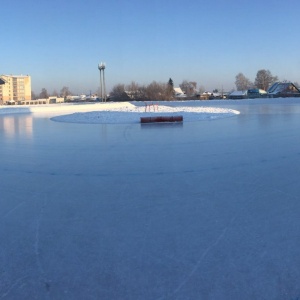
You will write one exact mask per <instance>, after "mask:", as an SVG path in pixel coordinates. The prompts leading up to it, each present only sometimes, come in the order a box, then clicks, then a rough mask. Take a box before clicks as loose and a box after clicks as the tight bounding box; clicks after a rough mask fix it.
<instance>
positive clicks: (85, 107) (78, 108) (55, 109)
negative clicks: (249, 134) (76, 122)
mask: <svg viewBox="0 0 300 300" xmlns="http://www.w3.org/2000/svg"><path fill="white" fill-rule="evenodd" d="M128 105H130V103H128V102H109V103H76V104H74V103H62V104H48V105H34V106H32V105H22V106H19V105H16V106H2V107H0V115H5V114H24V113H51V114H53V113H54V114H57V115H61V114H65V113H68V112H85V111H95V110H104V109H110V108H116V107H125V106H126V107H127V106H128Z"/></svg>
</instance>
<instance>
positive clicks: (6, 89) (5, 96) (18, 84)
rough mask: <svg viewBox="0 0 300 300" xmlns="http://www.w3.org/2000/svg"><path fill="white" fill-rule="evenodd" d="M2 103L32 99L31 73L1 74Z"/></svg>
mask: <svg viewBox="0 0 300 300" xmlns="http://www.w3.org/2000/svg"><path fill="white" fill-rule="evenodd" d="M0 79H2V81H4V84H0V104H5V103H7V102H8V101H11V100H13V101H15V102H21V101H24V100H31V77H30V76H29V75H1V76H0Z"/></svg>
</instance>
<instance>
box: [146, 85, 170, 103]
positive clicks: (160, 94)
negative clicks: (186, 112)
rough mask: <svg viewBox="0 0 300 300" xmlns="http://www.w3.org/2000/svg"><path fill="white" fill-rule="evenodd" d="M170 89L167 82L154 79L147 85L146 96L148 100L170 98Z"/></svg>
mask: <svg viewBox="0 0 300 300" xmlns="http://www.w3.org/2000/svg"><path fill="white" fill-rule="evenodd" d="M168 91H169V90H168V84H167V83H159V82H156V81H153V82H151V83H150V84H149V85H148V86H147V87H146V98H147V99H148V100H169V98H168V97H169V94H168Z"/></svg>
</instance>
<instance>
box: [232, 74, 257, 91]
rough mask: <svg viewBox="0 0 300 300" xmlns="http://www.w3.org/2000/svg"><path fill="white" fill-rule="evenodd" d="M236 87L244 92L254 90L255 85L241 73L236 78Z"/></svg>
mask: <svg viewBox="0 0 300 300" xmlns="http://www.w3.org/2000/svg"><path fill="white" fill-rule="evenodd" d="M235 85H236V89H237V90H238V91H244V90H248V89H251V88H253V83H252V82H251V81H250V80H249V79H248V78H247V77H245V75H244V74H243V73H239V74H237V75H236V76H235Z"/></svg>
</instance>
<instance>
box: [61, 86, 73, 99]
mask: <svg viewBox="0 0 300 300" xmlns="http://www.w3.org/2000/svg"><path fill="white" fill-rule="evenodd" d="M60 95H61V97H63V98H65V99H66V98H67V96H69V95H72V93H71V92H70V90H69V88H68V87H67V86H64V87H63V88H62V89H61V90H60Z"/></svg>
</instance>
